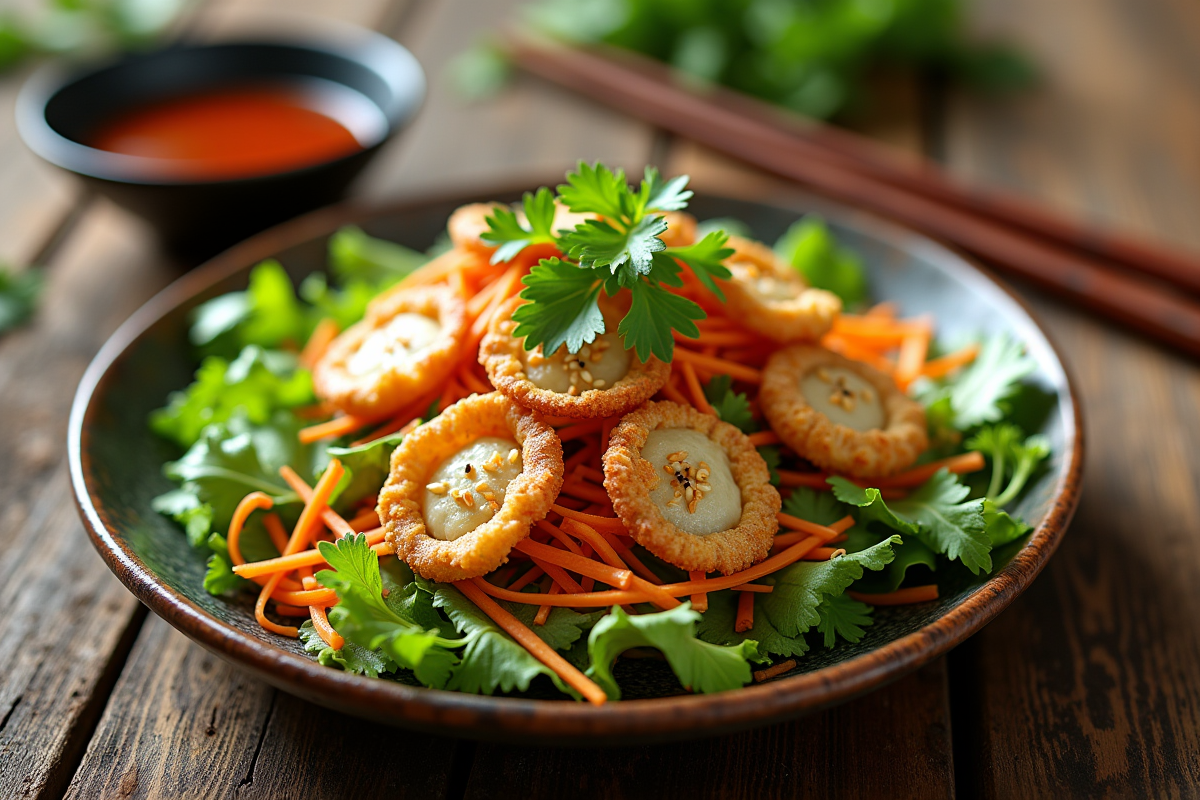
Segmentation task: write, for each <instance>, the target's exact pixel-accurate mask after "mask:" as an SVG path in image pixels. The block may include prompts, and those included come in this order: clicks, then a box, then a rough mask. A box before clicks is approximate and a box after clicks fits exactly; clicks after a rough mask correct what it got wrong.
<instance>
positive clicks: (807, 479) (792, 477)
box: [776, 469, 830, 489]
mask: <svg viewBox="0 0 1200 800" xmlns="http://www.w3.org/2000/svg"><path fill="white" fill-rule="evenodd" d="M776 472H777V473H779V485H780V486H788V487H796V486H807V487H808V488H809V489H829V488H830V486H829V484H828V483H826V482H825V481H826V479H827V478H829V475H828V474H826V473H824V472H793V471H792V470H790V469H779V470H776Z"/></svg>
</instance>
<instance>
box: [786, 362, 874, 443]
mask: <svg viewBox="0 0 1200 800" xmlns="http://www.w3.org/2000/svg"><path fill="white" fill-rule="evenodd" d="M800 392H801V393H802V394H803V395H804V399H805V400H806V401H808V404H809V405H810V406H812V407H813V408H815V409H816V410H817V411H820V412H821V413H822V414H824V415H825V416H826V417H829V419H830V420H831V421H833V422H836V423H837V424H839V425H845V426H846V427H847V428H853V429H854V430H856V431H868V430H872V429H875V428H882V427H883V426H884V422H885V417H884V413H883V402H882V398H881V397H880V396H879V392H877V391H875V387H874V386H872V385H871V384H870V383H868V382H867V381H866V380H864V379H863V378H862V377H861V376H859V375H858V373H856V372H853V371H852V370H848V369H844V368H841V367H817V368H816V369H814V370H813V371H812V372H810V373H808V374H807V375H805V376H804V377H803V378H801V379H800Z"/></svg>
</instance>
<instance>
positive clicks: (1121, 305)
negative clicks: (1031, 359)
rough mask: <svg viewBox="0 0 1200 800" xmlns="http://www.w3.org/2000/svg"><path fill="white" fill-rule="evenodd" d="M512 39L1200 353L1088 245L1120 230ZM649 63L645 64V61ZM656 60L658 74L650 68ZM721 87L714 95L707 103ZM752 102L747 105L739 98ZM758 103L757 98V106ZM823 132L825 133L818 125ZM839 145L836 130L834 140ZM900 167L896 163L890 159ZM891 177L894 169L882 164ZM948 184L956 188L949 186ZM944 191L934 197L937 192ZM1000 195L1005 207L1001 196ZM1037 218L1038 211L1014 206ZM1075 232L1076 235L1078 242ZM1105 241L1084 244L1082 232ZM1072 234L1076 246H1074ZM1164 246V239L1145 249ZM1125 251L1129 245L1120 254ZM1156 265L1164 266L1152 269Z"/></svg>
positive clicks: (651, 113) (807, 180) (664, 122)
mask: <svg viewBox="0 0 1200 800" xmlns="http://www.w3.org/2000/svg"><path fill="white" fill-rule="evenodd" d="M510 49H511V52H512V54H513V56H514V58H515V59H516V60H517V62H518V63H519V64H520V65H521V66H522V67H523V68H524V69H526V70H527V71H529V72H531V73H533V74H536V75H538V76H540V77H543V78H546V79H548V80H551V81H554V82H556V83H559V84H561V85H563V86H566V87H568V88H571V89H574V90H576V91H580V92H582V93H584V94H587V95H589V96H591V97H593V98H595V99H597V100H600V101H602V102H605V103H608V104H610V105H613V106H615V107H617V108H620V109H621V110H623V111H625V112H626V113H629V114H632V115H634V116H638V117H640V118H642V119H645V120H646V121H648V122H651V123H653V124H655V125H657V126H659V127H662V128H664V129H666V130H670V131H672V132H674V133H677V134H679V135H681V136H685V137H687V138H690V139H693V140H695V141H697V142H700V143H702V144H705V145H708V146H710V147H712V148H714V149H716V150H719V151H721V152H724V153H727V154H729V155H732V156H734V157H736V158H739V159H740V160H742V161H745V162H747V163H750V164H753V165H755V166H758V167H760V168H763V169H765V170H768V171H770V172H774V173H776V174H778V175H781V176H783V177H785V178H789V179H791V180H795V181H798V182H800V183H804V184H807V185H809V186H812V187H814V188H816V189H818V190H819V191H821V192H822V193H823V194H825V195H828V196H830V197H833V198H835V199H837V200H841V201H843V202H846V203H850V204H853V205H857V206H859V207H862V208H867V209H870V210H873V211H876V212H879V213H882V214H884V215H887V216H889V217H892V218H893V219H897V220H900V221H901V222H904V223H906V224H908V225H909V226H911V227H913V228H917V229H919V230H922V231H925V232H927V233H930V234H932V235H934V236H936V237H939V238H941V239H943V240H945V241H948V242H951V243H953V244H956V245H958V246H960V247H963V248H964V249H966V250H969V251H970V252H972V253H974V254H976V255H978V256H980V257H982V258H984V259H985V260H987V261H988V262H989V263H990V264H991V265H993V266H994V267H996V268H997V269H999V270H1001V271H1003V272H1005V273H1006V274H1009V275H1015V276H1017V277H1020V278H1023V279H1026V280H1029V281H1031V282H1033V283H1036V284H1037V285H1038V286H1041V287H1042V288H1044V289H1046V290H1048V291H1051V292H1054V293H1055V294H1058V295H1060V296H1062V297H1064V298H1067V299H1070V300H1073V301H1075V302H1078V303H1079V304H1081V305H1083V306H1085V307H1087V308H1089V309H1091V310H1093V311H1095V312H1097V313H1099V314H1102V315H1104V316H1107V317H1110V318H1112V319H1114V320H1116V321H1118V322H1120V323H1121V324H1123V325H1125V326H1128V327H1130V328H1133V329H1135V330H1137V331H1139V332H1141V333H1143V334H1145V335H1148V336H1151V337H1154V338H1156V339H1159V340H1160V341H1163V342H1165V343H1167V344H1170V345H1172V346H1174V347H1177V348H1179V349H1181V350H1184V351H1186V352H1188V353H1190V354H1191V355H1193V356H1200V304H1197V303H1195V302H1193V301H1191V300H1189V299H1188V298H1186V297H1182V296H1180V295H1179V294H1178V293H1177V292H1172V291H1170V290H1168V289H1166V288H1164V287H1162V286H1161V285H1159V284H1157V283H1156V282H1154V281H1150V280H1147V279H1145V278H1141V277H1139V276H1136V275H1134V274H1131V271H1132V269H1133V268H1134V267H1135V266H1137V267H1138V268H1139V270H1140V271H1141V272H1142V273H1148V272H1152V270H1151V269H1148V268H1147V269H1141V267H1144V266H1145V265H1144V264H1142V265H1133V264H1128V263H1126V262H1125V260H1124V259H1122V260H1121V261H1117V260H1109V259H1105V258H1102V257H1099V256H1097V255H1095V254H1094V252H1095V250H1096V249H1097V247H1099V248H1101V249H1108V250H1121V251H1122V252H1126V251H1129V250H1130V249H1131V248H1134V249H1136V248H1138V247H1147V246H1146V245H1142V244H1140V243H1137V244H1131V243H1130V242H1129V241H1128V240H1115V239H1113V240H1112V241H1109V240H1106V239H1104V237H1097V236H1094V235H1093V234H1092V233H1090V232H1088V231H1085V230H1083V229H1081V228H1077V227H1076V226H1073V225H1072V224H1071V223H1067V222H1063V221H1054V220H1053V219H1052V218H1049V217H1048V216H1047V218H1048V219H1051V221H1050V222H1047V223H1046V224H1045V225H1044V228H1045V231H1044V232H1045V233H1046V234H1048V233H1049V232H1050V231H1051V230H1052V229H1054V228H1064V230H1065V229H1070V231H1068V232H1069V233H1070V234H1071V235H1069V236H1060V237H1056V238H1055V237H1050V236H1049V235H1040V234H1035V233H1033V232H1032V231H1031V230H1030V228H1029V226H1027V225H1018V224H1017V223H1016V221H1015V220H1014V219H999V218H997V217H994V216H991V215H989V214H987V213H985V209H984V206H985V205H986V204H987V203H990V202H992V201H990V200H988V201H986V202H985V201H980V202H979V203H974V202H971V203H968V202H958V201H957V200H951V199H948V198H950V197H951V195H950V194H949V193H950V191H951V187H952V184H951V183H950V182H949V181H946V182H945V183H943V184H940V186H941V188H939V189H936V190H928V191H924V192H917V191H915V190H914V189H913V187H912V186H911V185H900V184H899V182H898V181H897V182H889V181H888V180H884V179H883V178H881V177H880V176H879V172H880V171H879V170H876V169H874V168H873V167H872V164H873V163H874V160H876V159H878V156H876V157H874V159H872V160H870V161H868V160H863V161H860V162H858V164H857V166H856V168H854V169H851V168H848V167H847V166H846V160H847V159H848V158H849V157H848V156H847V155H846V154H845V152H842V153H841V154H840V155H838V156H836V157H830V155H829V153H830V150H829V149H828V148H826V147H821V146H819V145H817V144H815V143H814V142H813V141H812V140H810V139H808V138H804V137H800V136H797V135H796V133H795V131H794V129H792V130H789V129H787V128H783V127H779V126H777V125H773V124H770V123H768V122H767V121H765V120H764V116H766V115H767V114H768V113H774V112H763V111H761V110H759V111H755V112H754V113H747V112H746V109H747V108H749V107H752V106H754V105H756V104H757V101H754V100H752V99H750V98H746V97H743V96H740V95H736V94H735V93H731V92H727V91H725V90H722V89H719V88H717V89H713V90H711V92H710V91H709V90H707V89H706V91H705V93H704V94H703V95H701V94H700V93H698V92H693V91H689V90H686V89H684V88H681V87H680V86H679V85H678V83H677V82H675V81H672V80H670V79H669V78H664V77H663V75H664V74H668V73H665V72H664V71H663V70H661V68H658V67H655V68H653V69H647V68H645V65H644V64H643V63H641V62H645V61H647V60H646V59H641V58H637V57H632V56H627V55H626V54H624V53H621V54H620V55H619V56H617V57H614V56H613V55H612V54H611V52H610V51H609V50H604V51H597V50H595V49H590V50H588V49H580V48H572V47H567V46H564V45H560V44H556V43H551V42H547V41H545V40H540V39H531V38H514V39H511V40H510ZM650 63H651V64H653V62H650ZM655 70H657V73H656V72H655ZM713 97H719V98H720V102H714V100H713V99H712V98H713ZM748 104H749V105H748ZM757 105H761V104H757ZM822 136H824V137H825V138H834V137H829V136H828V134H827V133H826V134H822ZM838 141H840V142H842V145H843V147H844V143H845V141H846V140H845V139H844V138H839V139H838ZM896 169H899V168H896ZM888 174H889V175H894V174H895V170H892V171H891V172H889V173H888ZM954 190H955V191H959V190H958V189H957V187H954ZM939 192H940V193H942V194H941V196H936V195H937V194H938V193H939ZM998 205H1002V206H1005V207H1007V206H1009V205H1012V204H1011V203H1009V202H1008V201H1005V202H1004V203H1000V204H998ZM1021 213H1023V214H1024V215H1025V216H1027V217H1031V218H1032V217H1036V216H1038V215H1040V213H1041V212H1040V211H1038V212H1032V211H1024V212H1021ZM1076 240H1078V241H1076ZM1092 240H1095V241H1097V242H1102V244H1100V245H1097V246H1096V247H1092V246H1089V247H1087V248H1082V247H1080V246H1078V245H1079V242H1085V241H1086V242H1090V241H1092ZM1073 242H1074V244H1073ZM1153 249H1155V250H1161V248H1153ZM1127 254H1128V252H1127ZM1171 258H1173V259H1175V261H1176V262H1178V263H1177V264H1176V267H1177V269H1176V268H1172V269H1167V268H1166V266H1165V265H1166V264H1167V263H1169V259H1168V261H1161V262H1156V263H1158V266H1157V267H1155V270H1157V271H1155V272H1154V275H1155V277H1157V278H1162V279H1167V277H1168V275H1170V276H1171V277H1173V278H1174V282H1175V283H1176V285H1179V286H1186V287H1187V288H1195V289H1200V280H1196V279H1195V276H1198V275H1200V266H1190V267H1189V266H1188V261H1187V259H1186V258H1185V257H1182V256H1176V255H1174V254H1171ZM1160 273H1161V274H1160Z"/></svg>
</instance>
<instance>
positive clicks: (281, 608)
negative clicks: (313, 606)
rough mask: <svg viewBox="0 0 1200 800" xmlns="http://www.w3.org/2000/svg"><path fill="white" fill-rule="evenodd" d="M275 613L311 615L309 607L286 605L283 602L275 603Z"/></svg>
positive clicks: (299, 615) (298, 615)
mask: <svg viewBox="0 0 1200 800" xmlns="http://www.w3.org/2000/svg"><path fill="white" fill-rule="evenodd" d="M275 613H276V614H278V615H279V616H281V617H307V616H309V611H308V609H307V608H302V607H300V606H289V605H284V604H283V603H276V604H275Z"/></svg>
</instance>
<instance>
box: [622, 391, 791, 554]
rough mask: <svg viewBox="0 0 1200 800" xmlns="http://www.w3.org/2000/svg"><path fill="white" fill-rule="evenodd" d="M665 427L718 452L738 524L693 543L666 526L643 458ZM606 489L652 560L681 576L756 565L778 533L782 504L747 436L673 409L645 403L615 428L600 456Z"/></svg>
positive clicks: (653, 473)
mask: <svg viewBox="0 0 1200 800" xmlns="http://www.w3.org/2000/svg"><path fill="white" fill-rule="evenodd" d="M667 428H686V429H690V430H693V431H697V432H699V433H701V434H703V435H705V436H706V437H708V438H709V439H710V440H711V441H712V442H714V443H715V444H716V445H717V446H719V447H720V448H721V449H722V450H723V451H724V453H725V456H726V458H727V459H728V461H729V471H730V474H731V475H732V476H733V480H734V482H735V483H736V484H737V487H738V489H739V490H740V494H741V501H742V511H741V517H740V518H739V520H738V524H737V525H736V526H735V527H732V528H728V529H726V530H721V531H717V532H714V533H709V534H707V535H703V536H697V535H694V534H691V533H688V532H686V531H684V530H682V529H680V528H679V527H678V526H676V525H675V524H674V523H672V522H670V521H669V520H668V519H667V518H666V517H665V516H664V515H663V513H662V510H661V509H660V508H659V507H658V504H657V503H656V502H655V501H654V500H653V499H652V498H651V496H650V492H651V491H652V490H653V489H654V488H655V487H657V485H658V483H659V481H661V480H663V479H664V478H663V470H662V468H661V465H657V464H651V463H650V462H649V461H647V460H646V459H645V458H643V457H642V448H643V447H644V446H645V445H646V440H647V438H648V437H649V436H650V433H651V432H652V431H655V430H661V429H667ZM604 488H605V489H607V490H608V495H609V497H611V498H612V501H613V508H614V509H615V510H616V512H617V516H618V517H620V518H621V522H623V523H624V524H625V527H626V529H628V531H629V534H630V535H631V536H632V537H633V538H634V539H635V540H636V541H637V542H638V543H639V544H641V545H642V546H643V547H645V548H646V549H647V550H649V551H650V552H651V553H654V555H656V556H658V557H659V558H661V559H663V560H664V561H667V562H669V563H671V564H674V565H675V566H677V567H680V568H681V569H686V570H689V571H690V570H703V571H705V572H712V571H719V572H722V573H724V574H725V575H730V574H732V573H734V572H738V571H740V570H743V569H746V568H747V567H750V566H752V565H753V564H756V563H758V562H759V561H762V560H763V559H764V558H766V557H767V554H768V553H769V552H770V551H771V543H772V541H773V539H774V536H775V532H776V531H778V530H779V520H778V519H777V517H776V515H777V514H778V513H779V509H780V506H781V500H780V497H779V492H777V491H776V490H775V487H774V486H772V485H771V476H770V472H769V471H768V469H767V465H766V462H764V461H763V459H762V456H760V455H759V454H758V450H756V449H755V447H754V445H753V444H752V443H751V442H750V440H749V439H748V438H746V435H745V434H744V433H742V432H741V431H740V430H738V429H737V428H735V427H734V426H732V425H730V424H729V423H727V422H722V421H720V420H719V419H717V418H716V417H714V416H712V415H709V414H702V413H700V412H699V411H696V410H695V409H693V408H690V407H688V406H684V405H681V404H679V403H671V402H657V403H655V402H649V403H646V404H645V405H644V406H642V407H641V408H639V409H637V410H636V411H634V412H632V413H630V414H627V415H626V416H625V418H624V419H622V420H621V422H620V424H618V425H617V427H616V428H614V429H613V431H612V434H611V436H610V439H609V446H608V450H607V451H606V452H605V454H604Z"/></svg>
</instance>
